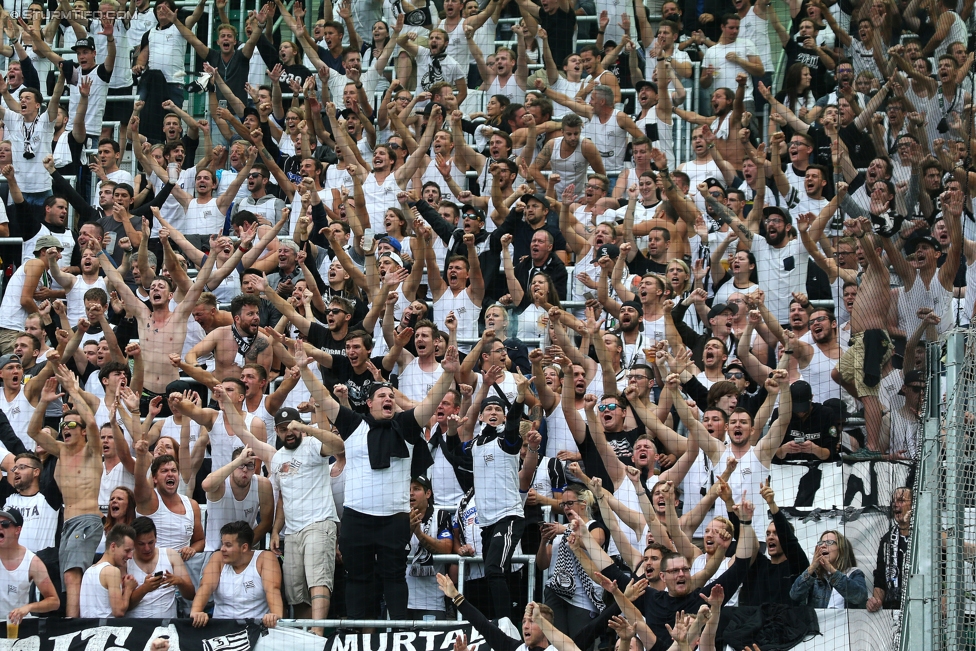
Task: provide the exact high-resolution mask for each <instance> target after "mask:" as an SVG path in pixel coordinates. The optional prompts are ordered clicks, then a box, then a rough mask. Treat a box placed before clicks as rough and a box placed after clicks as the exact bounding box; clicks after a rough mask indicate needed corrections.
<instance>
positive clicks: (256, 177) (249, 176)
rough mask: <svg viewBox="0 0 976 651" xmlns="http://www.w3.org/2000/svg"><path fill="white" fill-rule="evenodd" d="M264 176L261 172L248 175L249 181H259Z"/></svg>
mask: <svg viewBox="0 0 976 651" xmlns="http://www.w3.org/2000/svg"><path fill="white" fill-rule="evenodd" d="M262 176H264V174H261V173H260V172H252V173H251V174H248V175H247V178H249V179H259V178H261V177H262Z"/></svg>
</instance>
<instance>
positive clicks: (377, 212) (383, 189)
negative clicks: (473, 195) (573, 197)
mask: <svg viewBox="0 0 976 651" xmlns="http://www.w3.org/2000/svg"><path fill="white" fill-rule="evenodd" d="M399 191H400V186H399V185H397V182H396V174H395V173H394V172H390V175H389V176H387V177H386V180H385V181H383V183H382V184H380V183H377V181H376V174H375V173H372V172H371V173H370V174H369V175H368V176H367V177H366V180H365V181H364V182H363V197H364V198H365V199H366V212H367V213H368V214H369V221H370V223H372V224H382V223H383V215H384V214H386V209H387V208H390V207H394V206H398V205H399V203H398V202H397V199H396V196H397V193H398V192H399ZM458 336H460V335H458Z"/></svg>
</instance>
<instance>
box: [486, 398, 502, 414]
mask: <svg viewBox="0 0 976 651" xmlns="http://www.w3.org/2000/svg"><path fill="white" fill-rule="evenodd" d="M488 405H498V406H499V407H501V408H502V409H504V408H505V403H504V402H502V399H501V398H499V397H498V396H489V397H488V398H485V399H484V400H483V401H482V402H481V411H484V410H485V407H487V406H488Z"/></svg>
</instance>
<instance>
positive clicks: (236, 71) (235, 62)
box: [207, 48, 256, 101]
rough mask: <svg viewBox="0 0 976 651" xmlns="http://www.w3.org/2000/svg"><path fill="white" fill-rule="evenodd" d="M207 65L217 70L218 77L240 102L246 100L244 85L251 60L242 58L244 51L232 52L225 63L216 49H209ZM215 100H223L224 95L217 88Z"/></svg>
mask: <svg viewBox="0 0 976 651" xmlns="http://www.w3.org/2000/svg"><path fill="white" fill-rule="evenodd" d="M255 53H256V52H255ZM207 63H209V64H210V65H212V66H213V67H214V68H216V69H217V72H219V73H220V77H221V78H222V79H223V80H224V81H225V82H226V83H227V86H228V88H230V90H231V92H232V93H234V95H235V96H236V97H237V98H238V99H240V100H241V101H246V100H247V99H248V95H247V91H246V90H245V89H244V84H246V83H247V75H248V71H249V70H250V67H251V60H250V59H248V58H247V57H245V56H244V50H241V49H236V50H234V52H233V54H231V57H230V61H227V62H225V61H224V57H223V55H222V54H221V52H220V50H219V49H218V48H210V55H209V56H207ZM217 99H225V97H224V94H223V93H221V92H220V89H219V88H218V89H217Z"/></svg>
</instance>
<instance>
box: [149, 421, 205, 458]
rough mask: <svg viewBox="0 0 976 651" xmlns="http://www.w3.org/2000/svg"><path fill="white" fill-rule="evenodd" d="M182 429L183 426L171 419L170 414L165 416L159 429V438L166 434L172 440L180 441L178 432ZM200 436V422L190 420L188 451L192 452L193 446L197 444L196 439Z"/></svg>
mask: <svg viewBox="0 0 976 651" xmlns="http://www.w3.org/2000/svg"><path fill="white" fill-rule="evenodd" d="M182 431H183V426H182V425H181V424H179V423H177V422H176V421H175V420H173V417H172V416H167V417H166V420H164V421H163V426H162V427H161V428H160V430H159V436H160V438H162V437H164V436H168V437H170V438H171V439H173V440H174V441H182V439H180V433H181V432H182ZM199 438H200V424H199V423H196V422H194V421H192V420H191V421H190V452H193V447H194V446H195V445H196V444H197V439H199Z"/></svg>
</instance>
